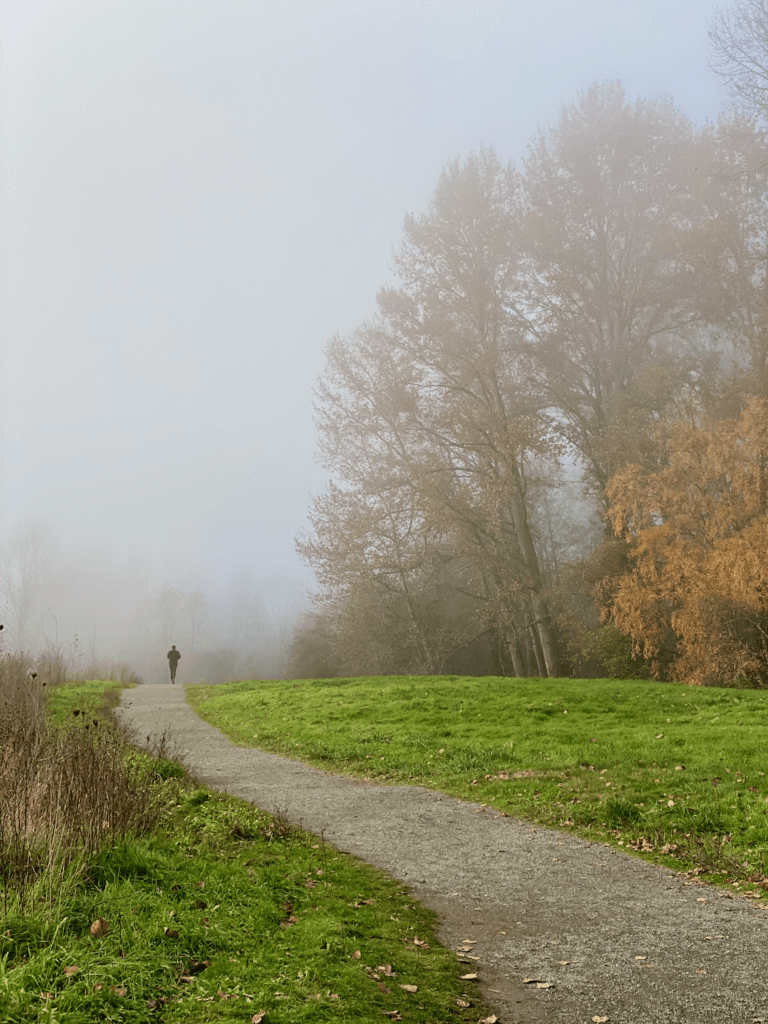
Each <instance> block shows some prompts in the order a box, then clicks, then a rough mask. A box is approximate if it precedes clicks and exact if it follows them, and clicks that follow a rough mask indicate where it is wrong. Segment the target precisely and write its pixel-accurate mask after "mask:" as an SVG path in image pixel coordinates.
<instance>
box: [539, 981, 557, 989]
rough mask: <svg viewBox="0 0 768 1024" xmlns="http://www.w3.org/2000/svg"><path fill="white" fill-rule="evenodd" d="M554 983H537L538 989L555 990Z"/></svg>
mask: <svg viewBox="0 0 768 1024" xmlns="http://www.w3.org/2000/svg"><path fill="white" fill-rule="evenodd" d="M554 987H555V983H554V981H537V982H536V988H554Z"/></svg>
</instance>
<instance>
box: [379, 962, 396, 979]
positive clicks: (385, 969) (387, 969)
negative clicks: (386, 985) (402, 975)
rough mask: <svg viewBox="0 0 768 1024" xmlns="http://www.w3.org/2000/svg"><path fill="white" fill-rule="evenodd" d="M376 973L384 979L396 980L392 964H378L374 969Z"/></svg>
mask: <svg viewBox="0 0 768 1024" xmlns="http://www.w3.org/2000/svg"><path fill="white" fill-rule="evenodd" d="M376 970H377V971H380V972H381V973H382V974H383V975H384V977H385V978H396V977H397V975H396V974H395V972H394V971H393V970H392V964H379V965H378V966H377V967H376Z"/></svg>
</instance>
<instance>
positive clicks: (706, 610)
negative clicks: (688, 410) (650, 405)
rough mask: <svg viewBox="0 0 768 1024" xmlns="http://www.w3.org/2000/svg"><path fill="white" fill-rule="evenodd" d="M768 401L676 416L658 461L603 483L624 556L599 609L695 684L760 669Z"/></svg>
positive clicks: (762, 675)
mask: <svg viewBox="0 0 768 1024" xmlns="http://www.w3.org/2000/svg"><path fill="white" fill-rule="evenodd" d="M767 492H768V402H766V401H764V400H757V399H756V400H754V401H752V402H751V403H750V404H749V405H748V407H747V408H746V409H745V410H744V412H743V413H742V414H741V415H740V416H739V417H738V419H732V420H723V421H720V422H715V423H711V424H708V425H706V426H704V427H696V426H693V425H691V424H683V423H680V424H677V425H675V426H674V427H673V428H672V429H671V430H670V431H669V434H668V437H667V440H666V465H665V466H664V468H663V469H661V470H659V471H657V472H653V473H649V472H644V471H643V470H642V469H641V468H640V467H639V466H629V467H627V468H626V469H624V470H623V471H622V472H620V473H618V474H617V475H616V476H615V477H614V478H613V479H612V480H611V481H610V482H609V484H608V487H607V489H606V495H607V498H608V500H609V502H610V511H609V512H608V519H609V522H610V523H611V526H612V528H613V530H614V531H615V533H616V534H617V535H618V536H623V537H624V538H625V539H626V540H627V541H628V543H629V545H630V552H631V558H630V563H631V568H630V570H629V571H628V572H626V573H625V574H624V575H623V576H622V577H620V579H619V581H618V584H617V582H616V581H615V580H614V581H612V586H613V589H614V599H613V602H612V604H611V605H610V607H609V608H608V609H607V611H606V613H605V615H606V618H612V619H613V621H614V622H615V624H616V625H617V626H618V628H619V629H620V630H621V631H622V632H623V633H624V634H625V635H627V636H629V637H631V639H632V644H633V652H634V653H635V654H640V655H642V656H643V657H645V658H648V659H650V660H651V661H652V662H654V664H655V669H656V672H657V674H661V672H662V671H663V667H664V666H665V665H669V666H670V668H669V671H670V672H671V674H672V675H673V676H675V677H676V678H678V679H681V680H684V681H686V682H689V683H693V684H698V685H702V684H704V685H706V684H709V685H713V684H718V683H727V682H730V681H732V680H733V679H735V678H737V677H739V676H743V677H746V678H748V679H751V680H753V681H760V680H763V679H768V510H767V501H766V498H767Z"/></svg>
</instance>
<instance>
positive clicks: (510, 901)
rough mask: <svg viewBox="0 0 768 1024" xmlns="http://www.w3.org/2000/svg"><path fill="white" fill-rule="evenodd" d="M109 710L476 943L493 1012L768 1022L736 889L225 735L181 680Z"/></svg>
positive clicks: (141, 690)
mask: <svg viewBox="0 0 768 1024" xmlns="http://www.w3.org/2000/svg"><path fill="white" fill-rule="evenodd" d="M118 714H119V715H120V717H121V719H122V721H123V723H124V724H125V725H126V726H128V727H129V728H131V729H133V730H134V731H135V734H136V736H137V737H140V738H141V739H142V740H143V739H144V738H145V737H146V736H148V735H152V734H154V735H155V736H158V735H160V734H161V733H162V732H163V730H165V729H169V730H170V731H171V733H172V735H173V737H174V740H175V742H176V744H177V746H178V749H179V751H180V753H182V755H183V756H182V759H183V761H184V762H185V763H186V765H187V766H188V768H189V770H190V771H191V772H192V774H193V775H194V776H195V777H196V778H197V779H199V780H200V782H202V783H204V784H206V785H208V786H211V787H212V788H214V789H218V790H222V791H224V792H227V793H232V794H234V795H235V796H239V797H243V798H244V799H246V800H249V801H251V802H252V803H254V804H255V805H256V806H258V807H260V808H262V809H263V810H267V811H275V810H279V811H281V812H282V813H284V814H285V815H286V817H287V818H288V819H289V820H290V821H292V822H294V823H295V824H297V825H300V826H302V827H304V828H306V829H308V830H310V831H312V832H314V833H316V834H318V835H320V834H322V835H323V836H324V837H325V839H326V841H328V842H330V843H332V844H333V845H334V846H335V847H337V848H338V849H339V850H344V851H347V852H349V853H352V854H354V855H355V856H357V857H360V858H361V859H362V860H365V861H368V863H369V864H374V865H375V866H376V867H378V868H381V869H383V870H384V871H386V872H388V873H389V874H390V875H392V876H393V877H395V878H398V879H401V880H402V881H403V882H404V883H406V884H407V885H408V886H409V887H410V888H411V889H412V890H413V892H414V895H415V896H416V897H417V898H418V899H419V900H420V901H421V903H423V904H424V905H425V906H427V907H430V908H432V909H433V910H435V911H436V912H437V913H438V914H439V916H440V922H441V924H440V927H439V929H438V934H439V936H440V939H441V941H442V942H444V943H445V944H446V945H448V946H451V947H455V946H457V945H458V944H460V943H462V942H463V940H471V941H473V942H474V943H475V947H474V954H473V955H474V956H476V957H478V960H477V967H476V969H477V972H478V974H479V975H480V979H481V980H480V985H481V988H482V990H483V992H484V994H485V996H486V997H487V999H488V1001H489V1002H490V1003H491V1005H493V1006H494V1007H496V1013H497V1015H498V1017H499V1021H500V1022H502V1024H582V1022H583V1024H590V1022H592V1021H593V1020H595V1019H600V1020H604V1019H606V1018H607V1020H608V1021H609V1024H662V1022H663V1024H705V1022H707V1024H708V1022H712V1024H736V1022H742V1021H744V1022H746V1024H752V1022H754V1021H763V1020H765V1021H766V1022H768V991H766V986H767V982H766V979H765V967H766V952H765V943H766V939H767V938H768V932H766V926H768V913H766V912H765V911H763V910H760V909H758V908H757V907H754V906H752V905H750V903H749V902H748V901H747V900H746V899H743V898H740V897H736V898H731V897H730V896H729V895H726V894H722V893H721V892H719V891H717V890H715V889H713V888H710V887H708V886H703V885H696V884H693V883H691V882H689V881H688V880H687V879H686V878H684V877H683V876H680V875H677V874H675V873H674V872H672V871H669V870H667V869H665V868H661V867H657V866H655V865H652V864H648V863H645V862H644V861H641V860H639V859H638V858H635V857H631V856H629V855H627V854H622V853H619V852H618V851H614V850H612V849H610V848H608V847H604V846H602V845H601V844H599V843H590V842H585V841H584V840H581V839H577V838H575V837H574V836H570V835H566V834H560V833H559V832H556V831H552V830H550V829H545V828H533V827H532V826H530V825H528V824H526V823H524V822H521V821H518V820H516V819H513V818H504V817H501V816H499V815H498V813H497V812H495V811H489V810H483V809H482V808H481V807H480V806H479V805H477V804H471V803H464V802H462V801H460V800H456V799H454V798H453V797H447V796H441V795H440V794H439V793H435V792H431V791H429V790H425V789H419V788H416V787H411V786H382V785H374V784H371V783H364V782H360V781H357V780H353V779H348V778H341V777H339V776H335V775H329V774H326V773H324V772H322V771H318V770H317V769H314V768H309V767H307V766H306V765H303V764H302V763H301V762H299V761H292V760H289V759H287V758H283V757H278V756H276V755H274V754H267V753H264V752H263V751H260V750H249V749H244V748H242V747H235V746H233V745H232V744H231V743H230V742H229V740H228V739H226V737H225V736H224V735H223V734H222V733H221V732H219V731H218V729H215V728H213V726H210V725H208V724H207V723H205V722H203V721H202V720H201V719H200V718H198V717H197V715H196V714H195V713H194V711H193V710H192V709H191V708H190V707H189V705H188V704H186V703H185V701H184V690H183V688H182V687H181V686H175V687H174V686H170V685H159V686H140V687H136V688H135V689H131V690H125V691H123V698H122V702H121V706H120V708H119V709H118ZM470 969H472V970H474V969H475V968H468V970H470ZM524 978H536V979H538V980H540V981H542V982H552V983H553V986H552V987H551V988H546V989H539V988H537V987H536V985H534V984H523V979H524ZM472 984H473V982H467V985H468V986H470V987H471V985H472ZM467 991H468V992H469V991H470V988H468V989H467Z"/></svg>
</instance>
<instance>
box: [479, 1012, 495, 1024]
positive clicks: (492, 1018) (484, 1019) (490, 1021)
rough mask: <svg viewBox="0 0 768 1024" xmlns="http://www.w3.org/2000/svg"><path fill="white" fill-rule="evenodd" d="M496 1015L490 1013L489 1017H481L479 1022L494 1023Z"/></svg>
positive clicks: (483, 1023) (482, 1023)
mask: <svg viewBox="0 0 768 1024" xmlns="http://www.w3.org/2000/svg"><path fill="white" fill-rule="evenodd" d="M498 1019H499V1018H498V1017H497V1016H496V1014H495V1013H492V1014H491V1016H490V1017H481V1018H480V1024H496V1022H497V1021H498Z"/></svg>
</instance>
